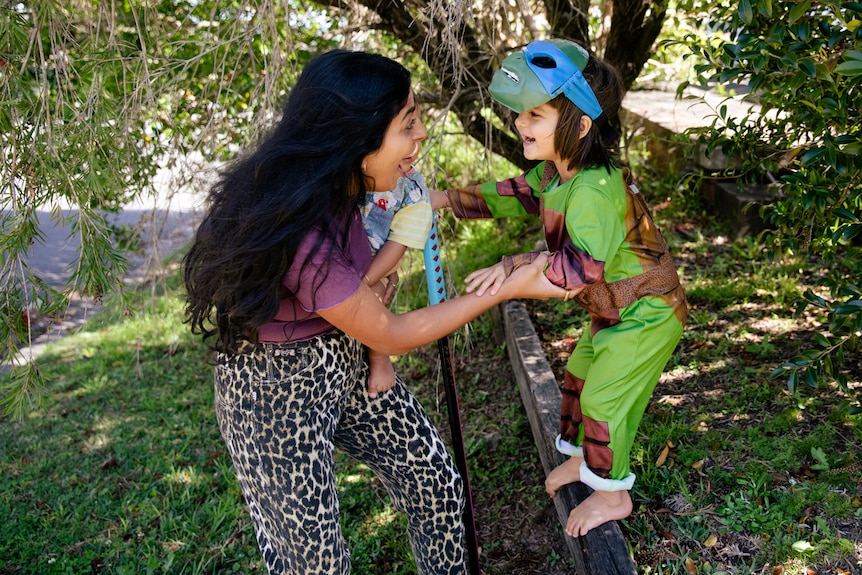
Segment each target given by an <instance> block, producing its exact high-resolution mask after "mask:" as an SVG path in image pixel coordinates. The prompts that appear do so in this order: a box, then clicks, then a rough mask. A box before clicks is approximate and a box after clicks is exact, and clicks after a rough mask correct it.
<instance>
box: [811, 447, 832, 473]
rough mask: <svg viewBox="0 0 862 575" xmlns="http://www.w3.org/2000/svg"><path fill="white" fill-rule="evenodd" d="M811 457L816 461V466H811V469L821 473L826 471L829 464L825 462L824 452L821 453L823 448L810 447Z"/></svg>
mask: <svg viewBox="0 0 862 575" xmlns="http://www.w3.org/2000/svg"><path fill="white" fill-rule="evenodd" d="M811 457H812V459H815V460H817V464H816V465H812V466H811V469H818V470H821V471H827V470H828V469H829V463H828V462H827V461H826V452H825V451H823V448H821V447H812V448H811Z"/></svg>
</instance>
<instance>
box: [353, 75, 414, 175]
mask: <svg viewBox="0 0 862 575" xmlns="http://www.w3.org/2000/svg"><path fill="white" fill-rule="evenodd" d="M427 135H428V131H427V130H426V129H425V125H424V124H423V123H422V120H420V119H419V106H417V105H416V97H415V96H414V95H413V92H412V91H411V92H410V95H409V96H408V97H407V103H406V104H405V105H404V107H403V108H402V109H401V111H400V112H398V114H397V115H396V116H395V119H394V120H392V123H391V124H389V127H388V128H387V129H386V134H385V135H384V136H383V144H382V145H381V146H380V149H378V150H377V151H376V152H374V153H373V154H369V155H367V156H365V159H364V160H363V161H362V173H363V174H364V175H365V176H366V177H367V178H370V179H371V180H372V182H369V183H370V184H372V185H373V191H375V192H386V191H389V190H392V189H394V188H395V184H396V183H397V182H398V179H399V178H400V177H401V176H402V175H404V173H406V172H407V171H408V170H409V169H410V167H411V166H412V165H413V162H415V161H416V158H417V157H418V156H419V151H420V150H421V149H422V140H424V139H425V137H426V136H427Z"/></svg>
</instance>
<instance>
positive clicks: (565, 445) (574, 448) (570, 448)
mask: <svg viewBox="0 0 862 575" xmlns="http://www.w3.org/2000/svg"><path fill="white" fill-rule="evenodd" d="M554 444H556V446H557V451H559V452H560V453H562V454H564V455H571V456H574V457H583V456H584V449H583V448H582V447H581V446H580V445H574V444H572V443H569V442H568V441H566V440H565V439H563V437H562V436H561V435H560V434H557V438H556V439H555V440H554Z"/></svg>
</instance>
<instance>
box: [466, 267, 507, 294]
mask: <svg viewBox="0 0 862 575" xmlns="http://www.w3.org/2000/svg"><path fill="white" fill-rule="evenodd" d="M504 281H506V270H505V269H504V268H503V264H502V263H497V264H494V265H492V266H491V267H489V268H482V269H480V270H476V271H474V272H473V273H471V274H470V275H468V276H467V277H466V278H464V282H465V283H466V284H467V288H466V291H467V293H471V292H473V291H475V292H476V295H477V296H481V295H482V294H484V293H485V292H486V291H488V290H490V293H491V295H495V294H496V293H497V291H499V289H500V286H502V285H503V282H504Z"/></svg>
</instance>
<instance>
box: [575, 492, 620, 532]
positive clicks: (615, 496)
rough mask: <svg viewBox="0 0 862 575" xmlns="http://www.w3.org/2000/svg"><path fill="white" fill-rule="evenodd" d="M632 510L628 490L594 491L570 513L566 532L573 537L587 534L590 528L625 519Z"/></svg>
mask: <svg viewBox="0 0 862 575" xmlns="http://www.w3.org/2000/svg"><path fill="white" fill-rule="evenodd" d="M631 512H632V498H631V495H629V492H628V491H594V492H593V493H592V494H591V495H590V496H589V497H587V498H586V499H584V501H583V502H582V503H581V504H580V505H578V506H577V507H575V508H574V509H572V512H571V513H569V519H568V521H566V533H568V534H569V535H571V536H572V537H577V536H578V535H586V534H587V531H589V530H590V529H593V528H594V527H598V526H599V525H601V524H602V523H605V522H607V521H614V520H617V519H624V518H626V517H628V516H629V515H631Z"/></svg>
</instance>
